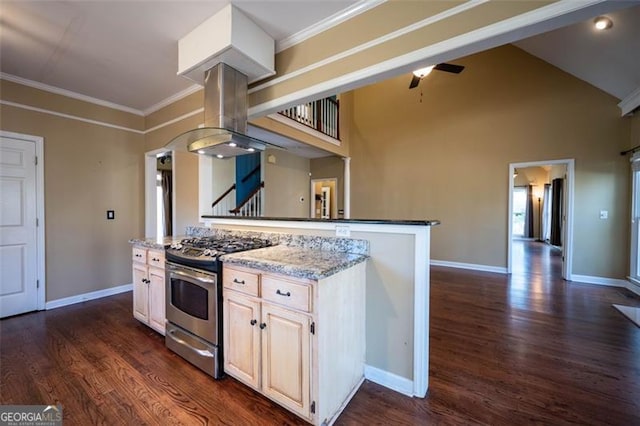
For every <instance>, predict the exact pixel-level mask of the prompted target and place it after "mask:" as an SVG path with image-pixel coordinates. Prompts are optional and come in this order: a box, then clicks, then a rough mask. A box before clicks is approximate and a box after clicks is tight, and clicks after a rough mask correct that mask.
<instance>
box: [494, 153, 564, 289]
mask: <svg viewBox="0 0 640 426" xmlns="http://www.w3.org/2000/svg"><path fill="white" fill-rule="evenodd" d="M573 185H574V160H573V159H569V160H550V161H536V162H528V163H512V164H510V165H509V215H508V217H509V224H508V243H507V245H508V249H507V272H508V273H509V274H511V273H514V272H527V273H539V274H545V275H549V276H562V278H564V279H565V280H569V281H570V280H571V270H572V268H571V263H572V257H573V256H572V255H573Z"/></svg>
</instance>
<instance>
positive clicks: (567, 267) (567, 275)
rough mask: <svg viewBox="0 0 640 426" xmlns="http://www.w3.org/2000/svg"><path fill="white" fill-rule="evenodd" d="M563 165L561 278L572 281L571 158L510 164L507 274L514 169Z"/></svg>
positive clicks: (572, 185)
mask: <svg viewBox="0 0 640 426" xmlns="http://www.w3.org/2000/svg"><path fill="white" fill-rule="evenodd" d="M558 164H560V165H565V166H566V168H567V179H566V186H565V194H566V196H565V199H564V205H565V206H566V209H565V217H564V219H565V221H564V225H565V226H564V229H563V230H562V233H563V236H564V247H563V255H564V259H563V261H562V278H564V279H565V280H567V281H572V276H573V268H572V265H573V193H574V182H575V160H574V159H573V158H569V159H563V160H547V161H530V162H526V163H510V164H509V175H508V179H509V180H508V182H509V205H508V211H507V217H508V218H509V219H508V222H509V225H508V229H507V273H508V274H511V272H512V264H511V263H512V250H513V241H512V240H513V238H512V235H511V233H512V232H513V215H512V214H511V212H512V210H513V188H514V185H513V184H514V179H513V173H514V171H515V169H524V168H527V167H540V166H548V165H558Z"/></svg>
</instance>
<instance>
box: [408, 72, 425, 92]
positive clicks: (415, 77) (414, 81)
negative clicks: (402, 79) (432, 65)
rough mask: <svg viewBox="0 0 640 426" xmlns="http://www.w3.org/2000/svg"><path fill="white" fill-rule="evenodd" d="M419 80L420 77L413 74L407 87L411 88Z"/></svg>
mask: <svg viewBox="0 0 640 426" xmlns="http://www.w3.org/2000/svg"><path fill="white" fill-rule="evenodd" d="M420 80H422V79H421V78H420V77H418V76H417V75H415V74H414V76H413V78H412V79H411V84H409V89H413V88H414V87H416V86H417V85H418V84H419V83H420Z"/></svg>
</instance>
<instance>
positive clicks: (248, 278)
mask: <svg viewBox="0 0 640 426" xmlns="http://www.w3.org/2000/svg"><path fill="white" fill-rule="evenodd" d="M222 285H223V287H224V288H228V289H231V290H236V291H239V292H242V293H245V294H249V295H251V296H256V297H257V296H258V274H252V273H251V272H246V271H240V270H237V269H233V268H229V267H226V266H225V267H223V268H222Z"/></svg>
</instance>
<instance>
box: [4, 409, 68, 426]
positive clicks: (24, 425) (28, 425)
mask: <svg viewBox="0 0 640 426" xmlns="http://www.w3.org/2000/svg"><path fill="white" fill-rule="evenodd" d="M61 425H62V406H61V405H0V426H61Z"/></svg>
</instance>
